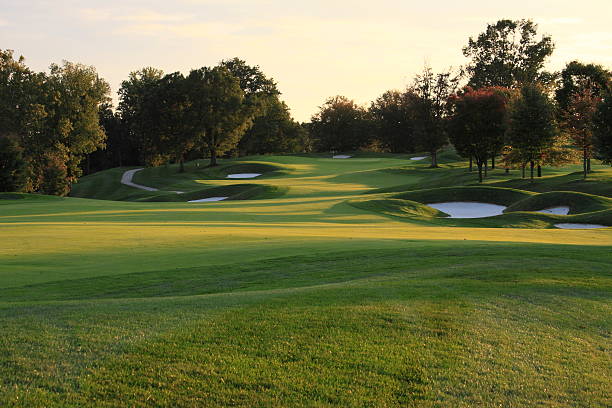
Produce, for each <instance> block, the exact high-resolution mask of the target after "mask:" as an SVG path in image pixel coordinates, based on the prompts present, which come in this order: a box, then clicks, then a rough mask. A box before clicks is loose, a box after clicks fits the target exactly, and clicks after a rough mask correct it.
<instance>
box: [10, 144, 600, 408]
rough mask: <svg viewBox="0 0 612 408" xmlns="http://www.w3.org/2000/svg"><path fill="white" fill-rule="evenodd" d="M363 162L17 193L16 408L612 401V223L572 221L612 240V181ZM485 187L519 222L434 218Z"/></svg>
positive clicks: (292, 163) (168, 175)
mask: <svg viewBox="0 0 612 408" xmlns="http://www.w3.org/2000/svg"><path fill="white" fill-rule="evenodd" d="M351 155H352V156H353V157H351V158H350V159H346V160H338V159H332V158H331V157H324V156H322V155H297V156H260V157H252V158H245V159H240V160H226V161H222V162H221V166H219V167H218V168H212V169H210V168H206V167H204V161H201V162H190V163H187V164H186V172H185V173H178V172H177V168H176V166H167V167H160V168H152V169H145V170H143V171H141V172H138V173H136V175H135V177H134V182H135V183H138V184H142V185H146V186H151V187H155V188H159V189H160V191H158V192H148V191H139V190H137V189H134V188H130V187H128V186H124V185H122V184H121V183H120V179H121V175H122V174H123V172H125V170H127V169H128V168H121V169H111V170H107V171H104V172H100V173H97V174H93V175H90V176H87V177H84V178H83V179H82V180H81V182H79V184H77V185H75V186H74V190H73V197H68V198H57V197H46V196H32V195H24V194H10V193H9V194H0V327H2V330H3V333H2V336H0V376H1V377H2V378H3V381H2V382H0V406H33V407H36V406H41V407H42V406H66V405H68V406H279V407H280V406H342V407H345V406H364V405H370V406H415V407H423V406H424V407H434V406H457V407H462V406H465V407H468V406H496V405H497V406H533V405H546V406H551V407H564V406H584V407H588V406H606V405H609V404H608V403H609V402H610V401H609V392H608V386H609V383H610V380H611V379H612V369H611V368H610V365H609V351H610V343H609V338H610V337H609V334H610V332H612V322H611V319H610V317H609V316H610V315H611V314H610V313H611V312H612V308H611V306H610V305H611V304H612V303H611V302H610V300H611V298H612V275H611V274H610V269H609V266H610V264H612V251H610V247H611V246H612V230H611V229H602V230H560V229H555V228H554V226H553V225H554V224H555V223H564V222H565V223H604V224H606V225H612V220H611V214H612V210H611V204H610V202H611V201H612V200H611V199H610V197H611V196H612V187H611V186H612V170H611V169H610V168H609V167H604V166H598V165H596V166H594V170H595V172H594V173H593V175H592V176H591V178H590V179H589V180H587V181H581V175H580V173H579V169H578V167H567V168H562V169H554V170H548V169H545V177H543V178H542V179H539V180H536V182H535V183H529V182H528V181H524V180H520V179H518V177H519V175H518V172H517V171H511V172H510V174H506V173H505V172H504V171H503V170H501V169H497V170H494V171H492V172H491V174H490V177H489V178H488V179H487V183H486V185H485V186H484V187H482V186H476V185H475V184H476V183H475V181H476V180H475V178H476V176H475V175H474V174H469V173H468V172H467V171H466V168H465V167H466V163H464V162H460V161H457V157H456V156H455V155H454V154H453V153H452V152H445V153H443V154H442V155H441V158H440V162H441V163H442V168H440V169H429V168H428V161H427V159H425V160H423V161H411V160H410V157H415V156H417V155H418V154H411V155H388V154H366V153H359V152H357V153H351ZM250 172H257V173H262V176H260V177H257V178H256V179H252V180H249V179H247V180H231V179H226V178H225V176H226V175H227V174H233V173H250ZM171 191H185V194H175V193H171ZM474 194H483V195H484V196H486V198H488V199H489V200H495V201H493V202H496V201H499V202H500V204H503V205H508V206H510V207H509V208H508V210H512V211H507V212H506V213H505V214H503V215H501V216H496V217H491V218H487V219H471V220H462V219H452V220H451V219H447V218H445V217H443V214H440V213H439V212H437V211H436V210H434V209H431V208H430V207H427V206H426V205H424V203H427V202H433V201H429V200H432V199H440V198H444V199H445V200H448V201H450V200H449V199H450V198H457V199H458V198H461V199H464V198H465V197H466V196H470V197H473V196H474ZM182 196H184V197H182ZM212 196H228V197H230V199H228V200H225V201H219V202H202V203H187V202H179V201H170V198H169V197H174V198H175V199H179V200H181V201H187V199H196V198H204V197H212ZM177 197H181V198H177ZM166 201H167V202H166ZM455 201H459V200H455ZM548 204H550V205H549V206H557V205H567V206H569V207H570V209H571V211H570V214H569V215H553V214H541V213H536V212H534V211H536V210H539V209H541V208H539V207H541V206H542V205H548Z"/></svg>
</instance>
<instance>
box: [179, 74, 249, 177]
mask: <svg viewBox="0 0 612 408" xmlns="http://www.w3.org/2000/svg"><path fill="white" fill-rule="evenodd" d="M187 88H188V90H189V99H190V103H191V108H190V110H189V112H190V113H189V124H190V126H191V129H192V130H191V131H192V132H194V134H196V135H198V137H201V139H202V141H203V143H204V144H205V146H206V148H207V150H208V151H209V152H210V165H211V166H216V165H217V156H218V155H220V154H223V153H225V152H226V151H229V150H231V149H233V148H235V147H236V146H237V144H238V142H239V141H240V138H241V137H242V136H243V135H244V132H245V131H246V130H247V129H248V128H249V127H250V126H251V125H252V123H253V118H254V116H255V114H256V107H254V106H253V105H250V104H247V103H245V96H244V91H242V89H241V88H240V82H239V80H238V78H236V77H235V76H234V75H232V74H231V73H230V72H229V71H228V70H227V69H226V68H224V67H221V66H217V67H214V68H206V67H204V68H200V69H196V70H192V71H191V72H190V73H189V76H188V77H187Z"/></svg>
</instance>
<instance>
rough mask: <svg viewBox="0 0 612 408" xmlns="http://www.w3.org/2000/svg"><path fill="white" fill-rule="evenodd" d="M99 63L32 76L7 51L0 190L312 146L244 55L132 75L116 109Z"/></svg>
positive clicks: (1, 91) (1, 88) (0, 60)
mask: <svg viewBox="0 0 612 408" xmlns="http://www.w3.org/2000/svg"><path fill="white" fill-rule="evenodd" d="M109 95H110V87H109V85H108V83H107V82H106V81H104V80H103V79H101V78H100V77H99V76H98V74H97V73H96V70H95V68H93V67H88V66H84V65H81V64H73V63H70V62H64V63H63V64H62V65H52V66H51V68H50V73H39V72H33V71H32V70H30V69H29V68H28V67H27V66H26V65H25V61H24V58H23V57H19V58H17V59H16V58H15V57H14V56H13V52H12V51H10V50H5V51H2V50H0V191H25V192H41V193H45V194H55V195H65V194H67V193H68V192H69V191H70V186H71V185H72V184H73V183H74V182H76V180H77V179H78V177H80V176H81V175H82V174H83V173H90V172H93V171H98V170H102V169H106V168H112V167H116V166H126V165H145V166H158V165H161V164H166V163H170V162H174V163H178V164H179V171H181V172H182V171H184V162H185V161H186V160H188V159H193V158H200V157H209V158H210V165H211V166H215V165H216V164H217V158H218V157H219V156H222V155H249V154H266V153H295V152H304V151H310V140H309V134H308V131H307V129H306V127H305V126H303V125H302V124H300V123H298V122H296V121H295V120H293V118H292V117H291V115H290V112H289V108H288V107H287V105H286V104H285V103H284V102H283V101H282V100H281V99H280V92H279V90H278V88H277V85H276V83H275V82H274V80H273V79H271V78H268V77H266V76H265V75H264V74H263V72H261V70H260V68H259V67H257V66H249V65H247V64H246V62H245V61H242V60H240V59H238V58H234V59H231V60H226V61H222V62H221V63H219V64H218V65H217V66H214V67H202V68H199V69H193V70H191V71H190V72H189V73H188V74H187V75H183V74H181V73H180V72H174V73H170V74H164V73H163V72H162V71H161V70H159V69H156V68H152V67H145V68H143V69H140V70H138V71H135V72H132V73H130V75H129V77H128V79H126V80H125V81H123V82H122V84H121V88H120V89H119V104H118V106H117V109H116V110H114V109H113V107H112V104H111V99H110V97H109Z"/></svg>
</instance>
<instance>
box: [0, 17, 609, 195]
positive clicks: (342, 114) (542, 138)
mask: <svg viewBox="0 0 612 408" xmlns="http://www.w3.org/2000/svg"><path fill="white" fill-rule="evenodd" d="M553 50H554V44H553V42H552V39H551V38H550V37H548V36H542V37H540V38H537V26H536V25H535V24H534V23H533V22H532V21H530V20H517V21H512V20H500V21H498V22H497V23H495V24H490V25H488V26H487V28H486V30H485V31H484V32H483V33H481V34H480V35H479V36H478V37H476V38H470V39H469V40H468V43H467V45H466V46H465V47H464V48H463V54H464V55H465V56H466V57H467V58H468V59H469V62H468V63H467V64H466V66H465V67H463V68H461V69H460V70H458V71H453V70H451V69H449V70H448V71H446V72H442V73H434V72H433V71H432V70H431V69H430V68H428V67H426V68H425V69H424V70H423V72H422V73H420V74H419V75H416V76H415V78H414V80H413V81H412V83H411V84H410V85H409V86H408V87H407V89H405V90H403V91H397V90H391V91H387V92H385V93H384V94H383V95H382V96H380V97H379V98H378V99H376V100H375V101H373V102H372V103H371V104H370V105H369V106H367V107H364V106H360V105H358V104H356V103H355V102H354V101H352V100H350V99H348V98H346V97H343V96H336V97H332V98H330V99H328V100H327V101H326V102H325V103H324V104H323V106H321V107H320V109H319V111H318V112H317V113H316V114H315V115H313V116H312V118H311V122H310V123H306V124H301V123H298V122H296V121H295V120H293V119H292V117H291V115H290V112H289V108H288V107H287V105H286V104H285V103H284V102H283V101H282V100H281V99H280V95H281V94H280V92H279V90H278V88H277V85H276V83H275V82H274V80H273V79H272V78H269V77H267V76H266V75H265V74H264V73H263V72H262V71H261V70H260V68H259V67H257V66H250V65H248V64H247V63H246V62H245V61H242V60H240V59H238V58H234V59H231V60H226V61H222V62H221V63H219V64H218V65H217V66H215V67H202V68H199V69H194V70H192V71H190V72H189V73H188V74H187V75H183V74H181V73H178V72H175V73H171V74H164V73H163V72H162V71H160V70H158V69H155V68H151V67H147V68H143V69H141V70H139V71H136V72H132V73H131V74H130V76H129V78H128V79H127V80H125V81H123V83H122V84H121V88H120V89H119V104H118V106H117V107H116V109H113V107H112V105H111V101H110V98H109V94H110V87H109V85H108V84H107V83H106V82H105V81H104V80H103V79H101V78H99V77H98V75H97V73H96V70H95V69H94V68H93V67H87V66H83V65H80V64H73V63H70V62H64V63H63V64H62V65H52V66H51V68H50V71H49V73H39V72H33V71H32V70H30V69H29V68H28V67H27V66H26V65H25V62H24V59H23V57H19V58H17V59H15V58H14V56H13V53H12V51H10V50H5V51H2V50H0V191H26V192H42V193H46V194H56V195H65V194H67V193H68V192H69V190H70V186H71V184H72V183H74V182H75V181H76V180H77V179H78V177H80V176H81V175H82V174H83V173H84V172H85V173H90V172H94V171H98V170H102V169H106V168H112V167H116V166H128V165H130V166H131V165H145V166H157V165H162V164H166V163H178V164H179V171H182V170H183V162H184V161H185V160H190V159H194V158H202V157H207V158H210V164H211V165H213V166H214V165H216V162H217V157H219V156H233V157H235V156H243V155H251V154H268V153H298V152H311V151H318V152H341V151H344V152H346V151H354V150H359V149H363V150H371V151H381V152H393V153H410V152H414V151H427V152H429V154H430V156H431V159H432V167H437V153H438V151H439V150H440V149H442V148H443V147H445V146H447V145H452V146H454V148H455V149H456V150H457V152H458V153H459V154H460V155H462V156H464V157H465V158H466V159H469V161H470V170H471V167H472V163H474V164H475V165H476V166H477V167H478V169H479V179H480V180H481V181H482V179H483V177H486V174H487V170H488V166H489V162H490V163H491V167H493V168H494V167H495V166H496V160H497V164H498V165H500V164H501V165H502V166H503V167H505V168H507V169H509V168H522V169H523V177H525V168H526V167H527V168H530V170H531V176H532V177H533V176H534V169H537V170H538V173H540V170H541V166H543V165H560V164H564V163H570V162H576V161H578V160H582V162H583V165H584V174H585V177H586V176H587V174H588V172H589V171H590V159H591V158H592V157H597V158H599V159H601V160H603V161H604V162H605V163H612V96H611V86H610V81H611V73H610V71H609V70H607V69H605V68H604V67H602V66H599V65H594V64H585V63H581V62H577V61H573V62H570V63H569V64H567V66H566V67H565V68H564V69H563V70H562V71H561V72H558V73H550V72H546V71H544V70H543V67H544V64H545V61H546V59H547V58H548V57H549V56H550V55H551V54H552V52H553Z"/></svg>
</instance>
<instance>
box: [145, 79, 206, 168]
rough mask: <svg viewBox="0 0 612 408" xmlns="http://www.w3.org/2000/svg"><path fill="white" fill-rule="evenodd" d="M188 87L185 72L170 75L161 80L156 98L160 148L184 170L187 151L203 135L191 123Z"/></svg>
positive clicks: (195, 144) (194, 145)
mask: <svg viewBox="0 0 612 408" xmlns="http://www.w3.org/2000/svg"><path fill="white" fill-rule="evenodd" d="M188 86H189V84H188V82H187V80H186V79H185V77H184V76H183V75H182V74H180V73H178V72H175V73H173V74H168V75H166V76H164V77H163V78H162V79H160V80H159V82H158V84H157V87H156V88H155V92H154V98H153V104H154V111H155V113H156V123H157V129H158V130H157V131H158V133H159V138H158V140H157V143H158V150H159V151H160V152H163V153H164V154H167V155H169V156H170V157H172V158H173V159H174V160H175V161H176V162H177V163H179V172H181V173H182V172H184V171H185V167H184V161H185V156H186V154H187V153H188V152H189V151H190V150H192V149H194V148H195V147H196V146H197V145H198V143H199V142H200V137H201V133H200V132H198V131H194V130H193V127H192V126H191V124H190V123H189V118H190V109H191V107H192V103H191V100H190V95H189V88H188Z"/></svg>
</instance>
